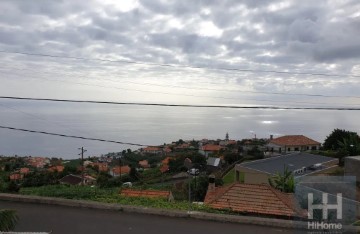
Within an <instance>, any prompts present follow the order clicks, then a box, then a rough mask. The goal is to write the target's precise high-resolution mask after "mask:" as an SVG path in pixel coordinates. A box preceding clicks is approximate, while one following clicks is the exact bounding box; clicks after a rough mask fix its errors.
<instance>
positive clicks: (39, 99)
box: [0, 96, 360, 111]
mask: <svg viewBox="0 0 360 234" xmlns="http://www.w3.org/2000/svg"><path fill="white" fill-rule="evenodd" d="M0 99H12V100H27V101H49V102H68V103H89V104H111V105H132V106H161V107H191V108H223V109H269V110H336V111H341V110H348V111H358V110H360V108H359V107H280V106H236V105H195V104H165V103H143V102H114V101H96V100H75V99H54V98H30V97H14V96H0Z"/></svg>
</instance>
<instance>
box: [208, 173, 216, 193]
mask: <svg viewBox="0 0 360 234" xmlns="http://www.w3.org/2000/svg"><path fill="white" fill-rule="evenodd" d="M208 190H209V191H214V190H215V176H214V175H210V176H209V187H208Z"/></svg>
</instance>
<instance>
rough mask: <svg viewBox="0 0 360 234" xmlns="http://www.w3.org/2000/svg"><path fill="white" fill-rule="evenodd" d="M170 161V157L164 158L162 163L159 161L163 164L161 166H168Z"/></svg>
mask: <svg viewBox="0 0 360 234" xmlns="http://www.w3.org/2000/svg"><path fill="white" fill-rule="evenodd" d="M170 160H171V157H166V158H164V159H163V160H162V161H161V163H162V164H163V165H167V164H169V161H170Z"/></svg>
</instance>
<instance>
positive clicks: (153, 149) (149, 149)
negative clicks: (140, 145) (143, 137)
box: [143, 146, 161, 152]
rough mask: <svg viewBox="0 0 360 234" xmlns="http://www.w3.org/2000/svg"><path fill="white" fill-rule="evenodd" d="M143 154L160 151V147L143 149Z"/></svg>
mask: <svg viewBox="0 0 360 234" xmlns="http://www.w3.org/2000/svg"><path fill="white" fill-rule="evenodd" d="M143 150H144V151H145V152H152V151H161V148H160V147H153V146H149V147H146V148H144V149H143Z"/></svg>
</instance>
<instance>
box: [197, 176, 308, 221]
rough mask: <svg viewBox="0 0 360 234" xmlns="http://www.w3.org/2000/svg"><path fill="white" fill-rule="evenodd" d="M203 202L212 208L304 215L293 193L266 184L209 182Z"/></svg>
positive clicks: (259, 213)
mask: <svg viewBox="0 0 360 234" xmlns="http://www.w3.org/2000/svg"><path fill="white" fill-rule="evenodd" d="M204 203H205V204H206V205H208V206H210V207H212V208H214V209H219V210H231V211H234V212H239V213H242V214H250V215H261V216H271V217H282V218H288V219H290V218H293V217H304V214H305V212H303V211H302V210H301V209H300V208H298V205H297V203H296V200H295V198H294V196H293V194H287V193H282V192H280V191H279V190H276V189H274V188H272V187H271V186H270V185H266V184H241V183H233V184H231V185H228V186H222V187H215V184H214V183H210V184H209V188H208V191H207V193H206V197H205V201H204Z"/></svg>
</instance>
